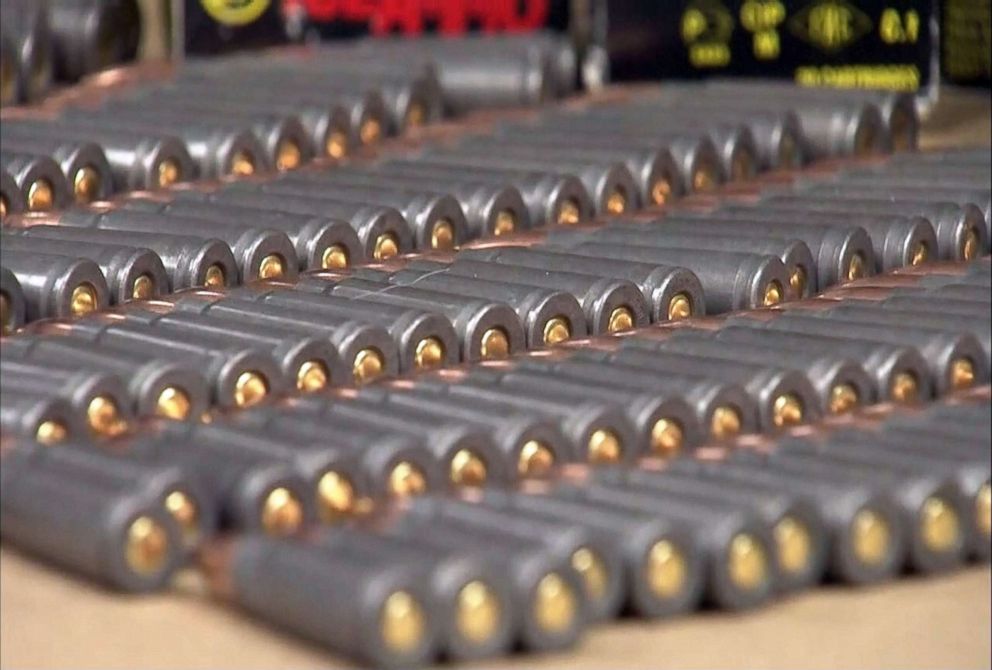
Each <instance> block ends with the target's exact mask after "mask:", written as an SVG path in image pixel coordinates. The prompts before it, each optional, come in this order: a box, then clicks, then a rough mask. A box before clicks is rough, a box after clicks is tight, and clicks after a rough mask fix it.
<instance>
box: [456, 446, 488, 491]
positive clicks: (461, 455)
mask: <svg viewBox="0 0 992 670" xmlns="http://www.w3.org/2000/svg"><path fill="white" fill-rule="evenodd" d="M450 474H451V483H452V484H454V485H456V486H482V485H483V484H485V483H486V477H487V476H488V474H489V473H488V468H487V467H486V461H485V460H484V459H483V458H482V457H481V456H479V455H478V454H476V453H475V452H473V451H470V450H468V449H460V450H458V452H456V453H455V455H454V456H452V457H451V469H450Z"/></svg>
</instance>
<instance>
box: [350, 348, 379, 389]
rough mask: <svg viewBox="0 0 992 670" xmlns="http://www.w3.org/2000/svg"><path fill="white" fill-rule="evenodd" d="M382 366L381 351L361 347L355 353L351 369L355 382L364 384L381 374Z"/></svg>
mask: <svg viewBox="0 0 992 670" xmlns="http://www.w3.org/2000/svg"><path fill="white" fill-rule="evenodd" d="M384 367H385V362H384V361H383V359H382V354H381V353H379V352H378V351H376V350H375V349H362V350H361V351H359V352H358V353H357V354H356V355H355V362H354V364H353V365H352V367H351V371H352V375H353V376H354V378H355V383H356V384H365V383H367V382H370V381H372V380H373V379H377V378H378V377H379V376H381V375H382V372H383V369H384Z"/></svg>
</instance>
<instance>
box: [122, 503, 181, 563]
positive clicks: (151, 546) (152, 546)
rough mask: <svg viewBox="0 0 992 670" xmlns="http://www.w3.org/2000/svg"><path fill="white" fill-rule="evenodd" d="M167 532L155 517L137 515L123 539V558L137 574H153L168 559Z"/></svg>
mask: <svg viewBox="0 0 992 670" xmlns="http://www.w3.org/2000/svg"><path fill="white" fill-rule="evenodd" d="M169 549H170V547H169V533H168V532H167V531H166V530H165V528H163V527H162V524H160V523H159V522H158V521H156V520H155V519H152V518H151V517H147V516H139V517H138V518H137V519H135V520H134V521H132V522H131V525H130V526H129V527H128V529H127V537H126V538H125V541H124V560H125V561H126V562H127V565H128V567H130V568H131V570H132V571H134V572H135V573H137V574H139V575H153V574H155V573H156V572H158V571H159V570H161V569H162V567H163V566H164V565H165V564H166V562H167V561H168V559H169Z"/></svg>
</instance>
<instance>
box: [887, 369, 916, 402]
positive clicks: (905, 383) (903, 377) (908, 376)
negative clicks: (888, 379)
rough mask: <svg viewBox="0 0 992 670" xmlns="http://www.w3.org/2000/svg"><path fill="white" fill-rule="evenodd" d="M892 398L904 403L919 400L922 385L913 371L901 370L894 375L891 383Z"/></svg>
mask: <svg viewBox="0 0 992 670" xmlns="http://www.w3.org/2000/svg"><path fill="white" fill-rule="evenodd" d="M891 395H892V399H893V400H895V401H897V402H902V403H912V402H916V401H917V400H919V395H920V385H919V382H917V381H916V376H915V375H914V374H913V373H911V372H899V373H897V374H896V375H895V377H893V379H892V384H891Z"/></svg>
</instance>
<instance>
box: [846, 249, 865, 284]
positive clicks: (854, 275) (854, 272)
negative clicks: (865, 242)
mask: <svg viewBox="0 0 992 670" xmlns="http://www.w3.org/2000/svg"><path fill="white" fill-rule="evenodd" d="M867 268H868V264H867V261H866V260H865V257H864V254H862V253H860V252H859V253H856V254H854V255H853V256H851V260H850V261H848V263H847V281H854V280H855V279H862V278H864V277H865V276H866V275H867Z"/></svg>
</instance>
